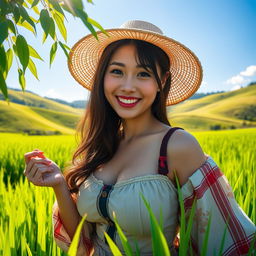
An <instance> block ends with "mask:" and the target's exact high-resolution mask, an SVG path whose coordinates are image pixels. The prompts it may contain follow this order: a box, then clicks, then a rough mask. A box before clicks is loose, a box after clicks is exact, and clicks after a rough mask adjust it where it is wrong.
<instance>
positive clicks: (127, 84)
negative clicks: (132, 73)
mask: <svg viewBox="0 0 256 256" xmlns="http://www.w3.org/2000/svg"><path fill="white" fill-rule="evenodd" d="M121 91H123V92H135V91H136V86H135V81H134V80H133V78H132V77H125V78H124V79H123V80H122V85H121Z"/></svg>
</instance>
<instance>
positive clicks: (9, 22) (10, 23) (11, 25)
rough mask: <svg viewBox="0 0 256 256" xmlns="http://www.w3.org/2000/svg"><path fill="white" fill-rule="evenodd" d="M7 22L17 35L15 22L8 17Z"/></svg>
mask: <svg viewBox="0 0 256 256" xmlns="http://www.w3.org/2000/svg"><path fill="white" fill-rule="evenodd" d="M7 22H8V27H9V29H10V30H11V31H12V33H13V34H15V35H16V29H15V26H14V24H13V22H12V21H11V20H9V19H7Z"/></svg>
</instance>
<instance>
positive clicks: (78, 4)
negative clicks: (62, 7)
mask: <svg viewBox="0 0 256 256" xmlns="http://www.w3.org/2000/svg"><path fill="white" fill-rule="evenodd" d="M72 4H73V6H74V8H75V9H78V10H83V9H84V6H83V2H82V0H73V1H72Z"/></svg>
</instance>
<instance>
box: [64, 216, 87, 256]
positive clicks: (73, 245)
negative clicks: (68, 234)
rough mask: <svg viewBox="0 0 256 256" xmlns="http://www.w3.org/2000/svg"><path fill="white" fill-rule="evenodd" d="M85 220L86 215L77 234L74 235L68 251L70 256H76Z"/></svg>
mask: <svg viewBox="0 0 256 256" xmlns="http://www.w3.org/2000/svg"><path fill="white" fill-rule="evenodd" d="M85 219H86V215H84V216H83V218H82V219H81V221H80V223H79V225H78V227H77V229H76V233H75V235H74V238H73V240H72V243H71V245H70V247H69V250H68V256H76V252H77V247H78V243H79V239H80V234H81V231H82V227H83V224H84V221H85Z"/></svg>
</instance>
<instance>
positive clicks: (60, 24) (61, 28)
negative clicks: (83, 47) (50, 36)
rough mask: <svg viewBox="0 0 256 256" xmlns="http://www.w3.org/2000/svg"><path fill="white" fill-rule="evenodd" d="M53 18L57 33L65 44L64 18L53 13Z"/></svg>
mask: <svg viewBox="0 0 256 256" xmlns="http://www.w3.org/2000/svg"><path fill="white" fill-rule="evenodd" d="M53 18H54V20H55V22H56V24H57V26H58V28H59V31H60V33H61V35H62V37H63V38H64V40H65V42H67V30H66V27H65V25H64V16H63V15H61V14H58V13H53Z"/></svg>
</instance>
